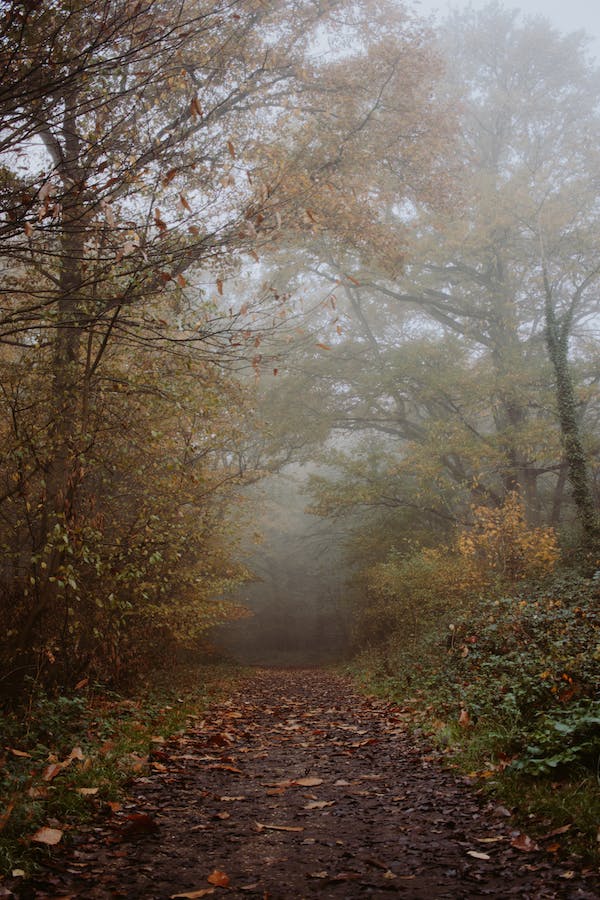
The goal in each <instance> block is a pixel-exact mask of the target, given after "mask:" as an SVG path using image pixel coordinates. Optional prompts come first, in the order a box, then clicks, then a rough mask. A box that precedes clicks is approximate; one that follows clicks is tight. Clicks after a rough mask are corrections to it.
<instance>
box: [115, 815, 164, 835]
mask: <svg viewBox="0 0 600 900" xmlns="http://www.w3.org/2000/svg"><path fill="white" fill-rule="evenodd" d="M125 819H126V821H125V824H124V826H123V828H122V829H121V836H122V837H135V835H138V834H150V833H151V832H153V831H158V827H159V826H158V822H156V821H155V820H154V819H153V818H152V816H149V815H148V813H130V815H128V816H126V817H125Z"/></svg>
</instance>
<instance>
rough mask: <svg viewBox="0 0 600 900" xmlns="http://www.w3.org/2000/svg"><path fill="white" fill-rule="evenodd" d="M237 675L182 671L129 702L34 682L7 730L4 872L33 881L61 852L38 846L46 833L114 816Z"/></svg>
mask: <svg viewBox="0 0 600 900" xmlns="http://www.w3.org/2000/svg"><path fill="white" fill-rule="evenodd" d="M237 677H238V673H236V671H235V669H233V668H232V667H230V666H218V665H203V666H193V665H188V666H179V667H177V668H175V669H173V670H172V671H170V672H169V674H168V677H167V676H166V675H165V674H164V673H163V674H160V673H159V674H157V675H156V676H154V677H153V678H152V679H149V681H148V683H146V684H144V685H139V686H138V687H137V689H136V690H135V691H132V692H131V694H130V695H129V696H123V695H120V694H117V693H114V692H111V691H107V690H106V689H105V688H103V687H102V686H101V685H92V686H90V685H87V684H85V685H84V684H82V685H81V686H80V688H79V690H78V691H74V692H73V693H72V694H71V695H68V696H67V695H62V696H58V697H51V696H48V694H46V693H45V692H44V691H43V690H42V689H41V688H39V687H38V686H37V685H35V684H33V683H31V684H30V686H29V694H28V696H27V697H26V698H24V700H23V702H22V703H21V705H20V706H19V708H17V709H13V710H12V711H10V712H6V713H5V714H4V716H3V718H2V724H1V731H2V734H1V749H0V873H3V874H4V875H6V874H9V875H13V876H14V877H19V876H20V877H26V876H27V875H29V874H31V873H32V872H34V871H35V870H36V869H37V868H38V866H39V864H40V863H41V862H43V861H44V860H47V859H48V857H49V856H50V855H51V853H52V845H51V844H48V843H44V842H39V841H37V840H36V839H35V836H36V835H37V834H38V833H39V829H40V828H44V827H46V828H50V829H52V830H53V832H55V833H56V832H58V833H60V832H62V837H61V843H64V841H65V840H68V839H69V836H70V834H72V833H73V831H74V830H76V828H77V826H78V825H81V824H82V823H84V822H86V821H88V820H90V819H91V818H92V817H93V816H95V815H97V813H98V811H99V810H101V809H103V808H106V809H107V810H110V804H111V803H112V804H116V803H118V802H119V801H120V800H121V799H122V798H123V797H124V795H125V793H126V790H127V784H128V782H129V781H130V779H131V777H132V776H133V775H135V774H136V773H140V772H144V771H148V770H151V768H152V765H153V764H152V763H151V762H149V759H148V756H149V753H150V751H151V749H152V747H156V745H160V743H162V742H163V741H164V740H165V739H167V738H168V737H170V736H172V735H174V734H176V733H179V732H183V731H185V729H186V726H187V724H188V723H189V721H190V719H191V718H192V717H194V716H198V715H199V714H200V713H201V712H202V710H203V709H204V708H205V707H206V706H207V705H208V704H209V703H212V702H214V701H215V700H216V699H218V697H219V696H221V695H222V694H226V693H228V692H230V691H231V687H232V684H233V683H234V681H235V680H236V678H237ZM42 837H44V834H42ZM15 873H16V874H15Z"/></svg>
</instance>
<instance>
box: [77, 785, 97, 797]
mask: <svg viewBox="0 0 600 900" xmlns="http://www.w3.org/2000/svg"><path fill="white" fill-rule="evenodd" d="M99 790H100V788H97V787H90V788H77V793H78V794H81V795H82V797H93V796H94V795H95V794H97V793H98V791H99Z"/></svg>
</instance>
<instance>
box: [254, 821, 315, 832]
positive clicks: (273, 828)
mask: <svg viewBox="0 0 600 900" xmlns="http://www.w3.org/2000/svg"><path fill="white" fill-rule="evenodd" d="M255 825H256V830H257V831H265V830H268V831H304V828H300V827H298V826H295V825H266V824H265V823H264V822H255Z"/></svg>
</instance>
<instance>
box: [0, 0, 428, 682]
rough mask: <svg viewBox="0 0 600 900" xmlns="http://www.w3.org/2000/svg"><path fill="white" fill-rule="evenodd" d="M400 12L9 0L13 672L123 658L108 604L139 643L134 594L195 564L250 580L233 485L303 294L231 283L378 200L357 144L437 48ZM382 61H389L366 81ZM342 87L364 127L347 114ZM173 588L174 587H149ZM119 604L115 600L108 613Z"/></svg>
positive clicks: (168, 583)
mask: <svg viewBox="0 0 600 900" xmlns="http://www.w3.org/2000/svg"><path fill="white" fill-rule="evenodd" d="M386 9H388V7H387V5H386V4H385V3H381V4H375V5H372V6H371V5H367V4H364V3H357V4H352V5H349V6H348V5H346V4H344V3H342V2H333V3H328V4H326V5H319V6H316V5H315V4H313V3H311V2H308V0H287V2H286V0H282V2H281V3H278V4H274V5H271V4H264V3H261V2H255V0H239V2H234V3H226V2H223V3H217V4H214V3H210V4H208V3H200V4H197V3H194V4H192V3H188V2H187V0H180V2H179V3H178V4H177V5H176V6H175V7H173V6H172V4H167V3H166V2H162V0H141V2H139V3H135V4H125V5H124V4H121V3H115V2H114V0H92V2H91V3H83V2H75V3H72V2H69V3H66V2H63V0H51V2H49V3H47V4H44V5H43V6H42V5H41V4H37V3H33V2H32V3H25V4H23V3H17V2H9V0H7V2H5V3H3V4H2V6H1V13H2V19H1V29H0V49H1V51H2V55H1V60H0V62H1V65H2V66H3V76H4V77H3V79H2V88H1V90H0V108H1V109H2V112H3V119H4V123H5V128H4V130H3V132H2V143H1V145H0V151H2V154H3V158H2V161H1V162H2V169H1V170H0V193H1V195H2V201H3V206H4V208H5V210H6V215H5V217H4V219H3V220H2V223H1V225H0V227H1V229H2V238H3V246H2V258H3V284H2V308H1V310H0V344H1V345H2V352H1V359H0V368H1V372H2V392H3V393H2V402H3V410H4V418H3V421H2V430H3V437H4V438H5V439H6V447H7V455H6V463H5V465H4V466H3V467H2V470H1V473H0V476H1V479H2V486H3V493H2V496H1V497H0V501H1V502H0V516H2V523H3V524H2V544H3V546H4V548H5V550H6V553H7V556H6V563H5V565H4V566H3V570H2V581H3V590H4V611H5V616H7V617H9V612H10V611H11V610H13V611H14V610H18V615H17V616H16V617H15V619H16V620H15V622H13V623H12V625H11V634H10V635H9V636H8V639H7V642H6V644H5V646H4V659H5V666H6V668H7V669H10V668H11V667H13V666H14V665H16V664H18V666H21V665H23V666H27V665H29V663H30V661H31V657H32V651H33V656H36V655H37V657H38V659H40V658H41V659H43V660H44V659H45V660H48V659H50V656H52V657H56V656H57V654H56V650H57V648H59V649H60V656H61V659H62V661H63V663H64V664H65V665H66V660H67V659H70V660H72V662H73V667H76V666H77V665H81V664H85V661H86V660H89V659H90V658H91V657H94V658H95V659H96V660H98V659H99V657H100V656H101V653H100V649H99V644H100V643H101V639H102V628H99V627H98V623H99V621H100V620H102V621H103V622H105V623H106V622H107V621H109V620H110V621H112V619H115V620H118V621H119V623H120V624H119V626H118V627H119V629H121V628H123V629H124V630H125V631H126V632H127V633H128V634H129V636H131V634H132V628H133V625H132V623H133V622H134V621H137V620H136V615H134V614H133V613H131V614H130V607H134V608H135V609H136V610H144V609H145V610H146V612H147V613H148V615H150V613H151V611H152V614H154V613H156V611H157V605H158V606H162V607H165V608H166V605H167V604H166V601H167V595H168V593H169V591H171V592H172V591H173V590H174V585H175V580H176V570H177V568H178V567H179V568H180V570H181V568H184V569H185V572H186V573H187V574H186V575H185V577H186V578H188V580H189V584H190V585H191V584H192V583H196V587H198V585H197V581H196V582H195V581H194V579H197V578H200V581H202V583H203V584H204V585H205V586H206V585H208V584H213V586H214V584H215V583H216V582H217V581H219V578H218V577H216V576H215V571H216V572H217V575H218V573H219V572H221V574H222V576H223V579H224V580H225V581H227V578H228V577H229V576H227V574H226V572H227V570H228V565H229V564H228V563H227V561H226V560H227V553H226V544H227V541H226V536H225V531H226V526H225V524H224V523H225V521H226V519H225V510H224V501H225V497H226V496H229V497H231V494H229V495H227V493H226V489H227V490H228V489H229V488H230V487H235V485H236V484H238V483H239V482H240V481H241V480H243V479H244V478H245V477H246V472H245V471H244V469H245V467H246V465H247V462H246V460H247V458H248V456H247V454H245V453H244V451H243V448H242V447H241V443H242V436H241V435H240V430H243V429H244V428H247V427H248V426H247V421H248V420H247V418H246V412H247V413H248V415H252V407H251V404H250V402H249V400H248V392H247V391H245V390H244V389H243V388H242V387H241V385H240V384H238V383H237V381H236V378H235V372H234V370H235V367H236V366H245V367H247V368H249V369H250V370H252V369H258V368H259V367H260V365H261V358H262V352H261V351H260V350H259V349H258V347H259V345H260V344H261V341H262V340H263V339H264V336H265V334H266V333H268V332H269V331H271V330H272V329H273V327H274V323H275V324H276V323H277V322H280V321H281V314H282V307H283V306H284V303H285V300H286V297H285V296H282V295H281V294H280V293H278V292H277V291H270V290H264V291H262V292H261V293H260V294H259V295H257V296H256V297H254V298H252V302H249V303H246V302H238V299H237V297H235V295H233V293H232V292H231V293H230V290H232V285H233V280H232V278H231V276H232V275H233V273H234V272H235V270H236V266H237V267H238V268H239V266H240V265H241V263H240V262H239V260H240V259H241V255H242V254H248V255H249V257H250V258H253V259H258V253H259V252H262V250H263V248H266V247H268V246H269V245H272V244H273V243H274V242H276V241H278V240H281V237H282V235H283V234H284V233H285V234H291V233H295V234H302V235H308V236H310V235H311V234H312V233H313V231H314V230H315V229H316V228H317V226H318V223H317V221H316V220H317V219H318V218H319V216H320V215H321V213H320V212H319V211H318V210H315V209H314V207H316V203H315V202H313V201H315V200H316V198H317V197H322V196H323V191H324V190H325V191H328V192H329V193H331V196H332V197H333V196H334V195H335V197H336V202H337V203H338V204H339V203H342V204H345V205H346V206H347V207H348V209H353V210H354V212H355V214H357V215H358V211H359V209H360V199H361V198H360V197H358V196H357V197H354V198H353V201H352V202H351V203H350V202H347V201H346V200H345V197H346V196H351V195H352V192H351V190H350V185H347V189H344V188H343V177H344V178H346V179H348V178H349V169H348V168H346V170H345V171H344V170H343V168H342V167H341V162H340V160H343V159H344V155H345V154H344V152H343V150H344V147H345V146H346V144H347V143H348V142H349V141H350V140H354V141H355V142H356V141H358V140H359V135H361V134H364V133H365V132H366V128H367V126H368V125H369V124H370V121H371V118H372V116H373V115H374V111H376V110H377V109H378V106H379V104H380V100H381V96H380V94H381V86H382V84H383V85H386V84H387V83H388V81H389V77H390V72H392V73H395V75H394V77H396V78H398V77H400V74H401V73H402V71H404V74H405V76H406V77H407V78H408V74H409V73H411V72H412V70H411V65H412V63H414V62H416V61H417V60H420V61H421V71H423V70H424V67H425V65H426V60H428V59H429V58H430V54H429V52H428V51H427V50H426V49H424V48H423V47H422V46H419V31H418V29H416V28H415V29H413V31H412V32H411V33H410V34H409V33H408V32H407V31H406V28H405V32H406V33H405V32H401V33H400V34H399V37H398V40H397V43H396V45H394V43H393V27H392V26H391V25H387V26H386V25H385V11H386ZM402 21H403V20H402V16H400V17H399V14H398V15H396V18H395V19H394V27H395V26H396V25H398V24H399V23H401V22H402ZM403 27H404V26H403ZM361 30H362V33H361V38H360V41H359V42H355V41H354V38H353V35H356V34H357V33H359V32H361ZM317 37H318V38H319V39H320V40H324V41H325V42H326V43H327V44H328V47H329V50H330V52H331V55H333V57H334V58H335V57H337V58H336V59H335V61H334V62H333V63H331V62H330V60H329V59H328V58H325V59H324V60H322V59H320V58H318V54H317V53H316V47H317V43H318V42H317ZM345 42H347V44H346V47H345V49H344V43H345ZM394 46H395V47H396V49H394ZM349 47H350V48H352V51H349V50H348V48H349ZM377 47H379V48H380V49H381V50H383V48H384V47H387V52H386V55H382V56H381V62H380V63H377V54H378V52H379V51H378V49H377ZM349 52H351V53H352V55H353V69H352V72H353V74H352V77H351V78H350V79H344V77H343V74H344V71H345V70H344V65H343V63H342V62H341V57H342V56H343V55H344V54H345V55H346V56H348V54H349ZM403 53H404V54H405V55H406V56H405V59H404V60H403V57H402V54H403ZM367 59H368V60H369V65H370V67H371V69H372V70H373V72H374V73H376V74H377V76H378V77H377V80H376V82H375V83H374V84H373V85H372V86H371V87H369V88H366V87H365V86H364V85H361V90H360V95H359V94H356V96H354V95H353V92H355V91H356V88H357V85H359V84H360V70H361V65H362V64H363V63H365V64H366V61H367ZM378 66H379V70H378ZM419 77H420V76H419V75H418V74H417V73H415V74H411V78H412V79H413V80H412V82H411V83H414V84H417V83H418V82H419ZM332 96H334V97H335V102H336V103H337V104H338V105H339V106H340V107H341V106H344V108H345V114H344V116H343V117H340V118H339V120H338V119H337V117H336V115H335V114H334V112H333V106H329V105H327V109H326V110H325V109H324V107H325V104H324V98H329V99H331V97H332ZM414 108H415V109H416V110H418V109H419V108H421V109H423V110H425V109H426V108H427V97H426V95H425V94H419V96H418V97H416V98H415V104H414ZM371 110H372V111H371ZM413 120H414V121H416V114H415V113H413ZM325 132H326V135H325ZM274 133H277V135H278V140H277V142H274V141H273V140H272V136H273V134H274ZM319 135H320V136H321V137H319V141H320V143H318V146H317V137H318V136H319ZM323 135H325V137H323ZM416 139H417V138H411V137H409V138H408V139H407V141H406V142H405V145H406V146H407V147H408V146H410V144H411V140H413V143H414V140H416ZM421 143H425V142H424V141H421ZM311 149H314V150H315V152H314V153H308V154H307V152H306V151H310V150H311ZM326 171H327V172H328V173H329V174H328V175H327V182H325V180H324V179H325V172H326ZM415 171H416V167H415ZM336 173H339V177H337V176H336ZM342 176H343V177H342ZM336 179H337V180H336ZM371 218H373V213H372V212H371ZM180 392H181V394H180ZM194 408H196V413H194V412H193V409H194ZM180 416H183V417H184V420H185V421H186V422H187V423H188V424H187V425H186V428H185V429H184V430H181V429H180V428H179V427H178V426H177V420H178V417H180ZM238 416H239V421H237V422H236V417H238ZM242 423H243V424H242ZM166 424H168V425H169V428H170V429H171V430H170V431H169V430H168V429H166V428H163V425H166ZM126 426H129V430H130V432H131V436H130V435H127V434H125V431H126ZM194 447H195V448H196V450H197V452H196V450H193V448H194ZM148 454H150V458H148ZM191 459H193V460H195V463H194V464H193V465H191V464H190V460H191ZM189 472H191V474H192V476H193V477H190V478H189V479H186V477H185V476H186V474H187V473H189ZM199 521H201V522H203V523H205V524H203V525H198V522H199ZM161 523H162V524H164V526H165V531H164V534H163V535H161V534H159V532H160V526H161ZM221 531H222V533H221ZM193 532H196V534H195V539H194V540H191V539H190V535H191V534H192V533H193ZM209 532H212V534H213V537H216V536H217V535H218V539H213V540H209V538H208V534H209ZM186 536H187V537H186ZM205 537H206V540H205ZM186 540H187V546H184V545H185V544H186ZM209 545H210V546H211V547H212V549H210V550H209ZM166 547H171V549H172V553H171V554H169V553H166V552H165V548H166ZM115 548H119V549H118V550H116V549H115ZM111 553H112V554H113V556H114V564H112V567H111V562H110V557H111ZM178 553H181V554H182V557H179V556H177V554H178ZM157 554H158V556H157ZM183 558H185V560H186V565H185V566H184V567H183V566H182V559H183ZM203 558H205V559H206V558H213V559H214V560H218V564H217V563H215V567H216V568H215V570H214V571H213V569H212V567H211V566H208V569H207V570H206V571H205V570H204V569H203V563H202V559H203ZM150 559H152V560H153V562H152V563H151V565H150V568H148V561H149V560H150ZM229 568H231V567H229ZM94 571H95V575H94ZM231 571H232V573H233V568H232V569H231ZM194 573H196V574H194ZM213 576H215V577H213ZM219 577H220V576H219ZM231 577H232V578H233V577H234V576H233V574H232V575H231ZM148 582H155V585H154V586H155V587H157V586H160V598H161V600H160V604H157V602H155V601H156V595H155V592H154V589H152V590H147V589H143V590H142V589H139V590H138V589H137V588H136V587H135V585H140V584H146V583H148ZM99 585H101V587H100V586H99ZM109 585H111V589H110V590H109V591H108V593H106V598H107V599H108V598H109V597H112V599H111V600H110V602H109V603H108V605H107V604H106V603H105V601H104V599H103V597H104V594H105V588H106V587H108V586H109ZM113 588H114V589H113ZM190 590H191V588H190ZM82 591H83V594H84V595H85V596H84V595H83V594H82ZM96 591H99V592H100V594H101V595H102V596H98V597H95V596H94V593H95V592H96ZM132 591H133V593H132ZM204 594H205V595H207V591H205V592H204ZM96 599H98V601H99V603H100V604H102V605H96V607H95V608H96V609H97V610H100V609H102V610H105V612H104V613H100V612H97V613H94V614H93V615H92V610H93V608H94V604H95V601H96ZM190 602H193V601H190ZM110 604H113V607H114V610H113V612H114V616H113V613H112V612H109V611H108V608H109V606H110ZM128 604H129V605H128ZM163 612H164V609H163V610H162V611H161V612H160V613H157V618H158V619H160V620H161V621H164V617H163ZM111 617H112V618H111ZM125 620H126V621H127V622H128V623H129V624H128V625H126V626H125V625H123V624H122V623H123V621H125ZM117 630H118V629H117ZM83 632H85V634H83ZM84 645H85V648H84ZM15 646H16V647H17V648H18V651H19V653H20V654H21V656H20V657H19V658H18V659H17V658H16V657H15ZM90 654H91V657H90ZM17 655H18V654H17ZM21 657H22V658H21ZM15 660H16V662H15Z"/></svg>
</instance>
